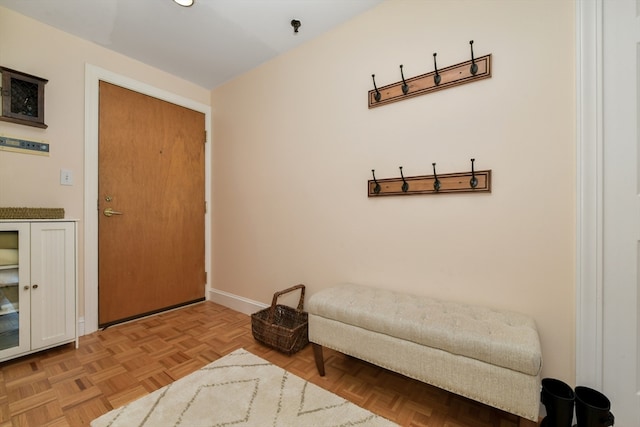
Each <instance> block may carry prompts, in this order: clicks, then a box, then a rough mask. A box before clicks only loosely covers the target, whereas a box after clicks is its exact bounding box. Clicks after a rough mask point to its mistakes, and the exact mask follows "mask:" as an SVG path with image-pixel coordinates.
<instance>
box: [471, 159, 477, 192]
mask: <svg viewBox="0 0 640 427" xmlns="http://www.w3.org/2000/svg"><path fill="white" fill-rule="evenodd" d="M475 161H476V159H471V181H469V185H471V188H476V187H477V186H478V178H476V171H475V170H474V168H473V162H475Z"/></svg>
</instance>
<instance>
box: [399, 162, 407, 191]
mask: <svg viewBox="0 0 640 427" xmlns="http://www.w3.org/2000/svg"><path fill="white" fill-rule="evenodd" d="M400 176H401V177H402V191H403V192H404V193H406V192H407V191H408V190H409V183H408V182H407V181H406V180H405V179H404V175H403V174H402V166H400Z"/></svg>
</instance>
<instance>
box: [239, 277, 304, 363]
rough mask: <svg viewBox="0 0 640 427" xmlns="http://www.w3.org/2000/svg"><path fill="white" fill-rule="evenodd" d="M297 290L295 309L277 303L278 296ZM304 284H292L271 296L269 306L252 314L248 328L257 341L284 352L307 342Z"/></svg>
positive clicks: (293, 349) (295, 348)
mask: <svg viewBox="0 0 640 427" xmlns="http://www.w3.org/2000/svg"><path fill="white" fill-rule="evenodd" d="M297 289H300V302H299V303H298V307H297V308H292V307H288V306H286V305H280V304H277V302H278V297H279V296H281V295H284V294H286V293H289V292H292V291H295V290H297ZM303 305H304V285H296V286H292V287H290V288H289V289H285V290H283V291H280V292H276V293H275V294H274V295H273V301H272V302H271V307H267V308H265V309H264V310H260V311H258V312H257V313H253V314H252V315H251V331H252V332H253V337H254V338H255V339H256V341H259V342H261V343H262V344H265V345H267V346H269V347H271V348H275V349H276V350H278V351H280V352H282V353H285V354H293V353H295V352H297V351H299V350H301V349H302V348H304V346H306V345H307V344H309V314H308V313H306V312H304V311H302V308H303Z"/></svg>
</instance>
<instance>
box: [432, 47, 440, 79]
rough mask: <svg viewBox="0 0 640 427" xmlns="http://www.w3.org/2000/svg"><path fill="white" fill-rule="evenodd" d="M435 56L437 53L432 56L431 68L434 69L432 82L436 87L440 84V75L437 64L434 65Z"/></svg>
mask: <svg viewBox="0 0 640 427" xmlns="http://www.w3.org/2000/svg"><path fill="white" fill-rule="evenodd" d="M436 55H437V53H434V54H433V68H435V69H436V75H435V76H433V82H434V83H435V84H436V86H438V85H439V84H440V80H441V78H440V74H439V73H438V64H436Z"/></svg>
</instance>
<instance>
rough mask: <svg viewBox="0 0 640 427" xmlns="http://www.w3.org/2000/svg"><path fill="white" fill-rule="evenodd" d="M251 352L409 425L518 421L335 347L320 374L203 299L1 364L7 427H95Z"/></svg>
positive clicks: (492, 425) (241, 318)
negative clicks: (92, 425)
mask: <svg viewBox="0 0 640 427" xmlns="http://www.w3.org/2000/svg"><path fill="white" fill-rule="evenodd" d="M241 347H242V348H245V349H246V350H248V351H250V352H252V353H254V354H256V355H258V356H260V357H262V358H263V359H266V360H269V361H270V362H272V363H273V364H275V365H278V366H280V367H282V368H284V369H286V370H288V371H289V372H292V373H293V374H295V375H298V376H299V377H302V378H304V379H306V380H309V381H311V382H312V383H315V384H317V385H319V386H320V387H323V388H325V389H327V390H329V391H331V392H333V393H335V394H338V395H340V396H342V397H344V398H346V399H348V400H350V401H352V402H354V403H356V404H357V405H360V406H362V407H364V408H367V409H369V410H370V411H372V412H375V413H377V414H379V415H382V416H384V417H386V418H388V419H390V420H392V421H394V422H396V423H398V424H400V425H403V426H416V427H419V426H429V427H515V426H517V425H518V418H517V417H515V416H513V415H511V414H508V413H505V412H502V411H499V410H497V409H494V408H490V407H488V406H485V405H482V404H479V403H477V402H474V401H471V400H469V399H465V398H463V397H460V396H456V395H453V394H451V393H447V392H445V391H443V390H440V389H437V388H435V387H431V386H429V385H427V384H423V383H420V382H418V381H414V380H411V379H409V378H406V377H403V376H401V375H398V374H395V373H393V372H389V371H387V370H384V369H382V368H378V367H376V366H373V365H371V364H369V363H366V362H363V361H360V360H358V359H355V358H351V357H348V356H345V355H343V354H341V353H338V352H334V351H332V350H329V349H325V351H324V355H325V367H326V371H327V372H326V376H325V377H320V376H319V375H318V373H317V371H316V367H315V362H314V360H313V351H312V349H311V346H310V345H309V346H307V347H306V348H304V349H303V350H301V351H300V352H298V353H296V354H294V355H292V356H286V355H283V354H281V353H278V352H277V351H275V350H271V349H269V348H267V347H265V346H263V345H261V344H259V343H257V342H256V341H255V340H254V339H253V336H252V334H251V318H250V316H247V315H245V314H242V313H238V312H236V311H234V310H231V309H228V308H226V307H223V306H221V305H218V304H215V303H212V302H203V303H199V304H195V305H192V306H188V307H184V308H181V309H178V310H174V311H170V312H165V313H162V314H158V315H155V316H151V317H148V318H144V319H139V320H136V321H133V322H130V323H126V324H121V325H116V326H112V327H110V328H107V329H106V330H103V331H98V332H96V333H93V334H91V335H87V336H83V337H80V347H79V348H78V349H76V348H75V346H74V345H72V344H69V345H65V346H61V347H58V348H55V349H52V350H48V351H43V352H40V353H38V354H35V355H29V356H25V357H22V358H19V359H15V360H12V361H8V362H3V363H1V364H0V427H8V426H14V427H17V426H30V427H31V426H33V427H36V426H37V427H40V426H87V425H89V422H90V421H91V420H93V419H94V418H96V417H98V416H100V415H101V414H104V413H106V412H108V411H110V410H111V409H114V408H116V407H119V406H122V405H124V404H126V403H128V402H131V401H132V400H135V399H137V398H139V397H142V396H144V395H146V394H148V393H150V392H152V391H154V390H157V389H158V388H160V387H162V386H164V385H167V384H169V383H171V382H172V381H175V380H176V379H178V378H181V377H183V376H185V375H188V374H189V373H191V372H193V371H195V370H197V369H199V368H201V367H202V366H204V365H206V364H208V363H210V362H212V361H214V360H216V359H218V358H220V357H222V356H224V355H226V354H228V353H230V352H231V351H233V350H236V349H238V348H241ZM301 427H306V426H301ZM309 427H311V426H309Z"/></svg>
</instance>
